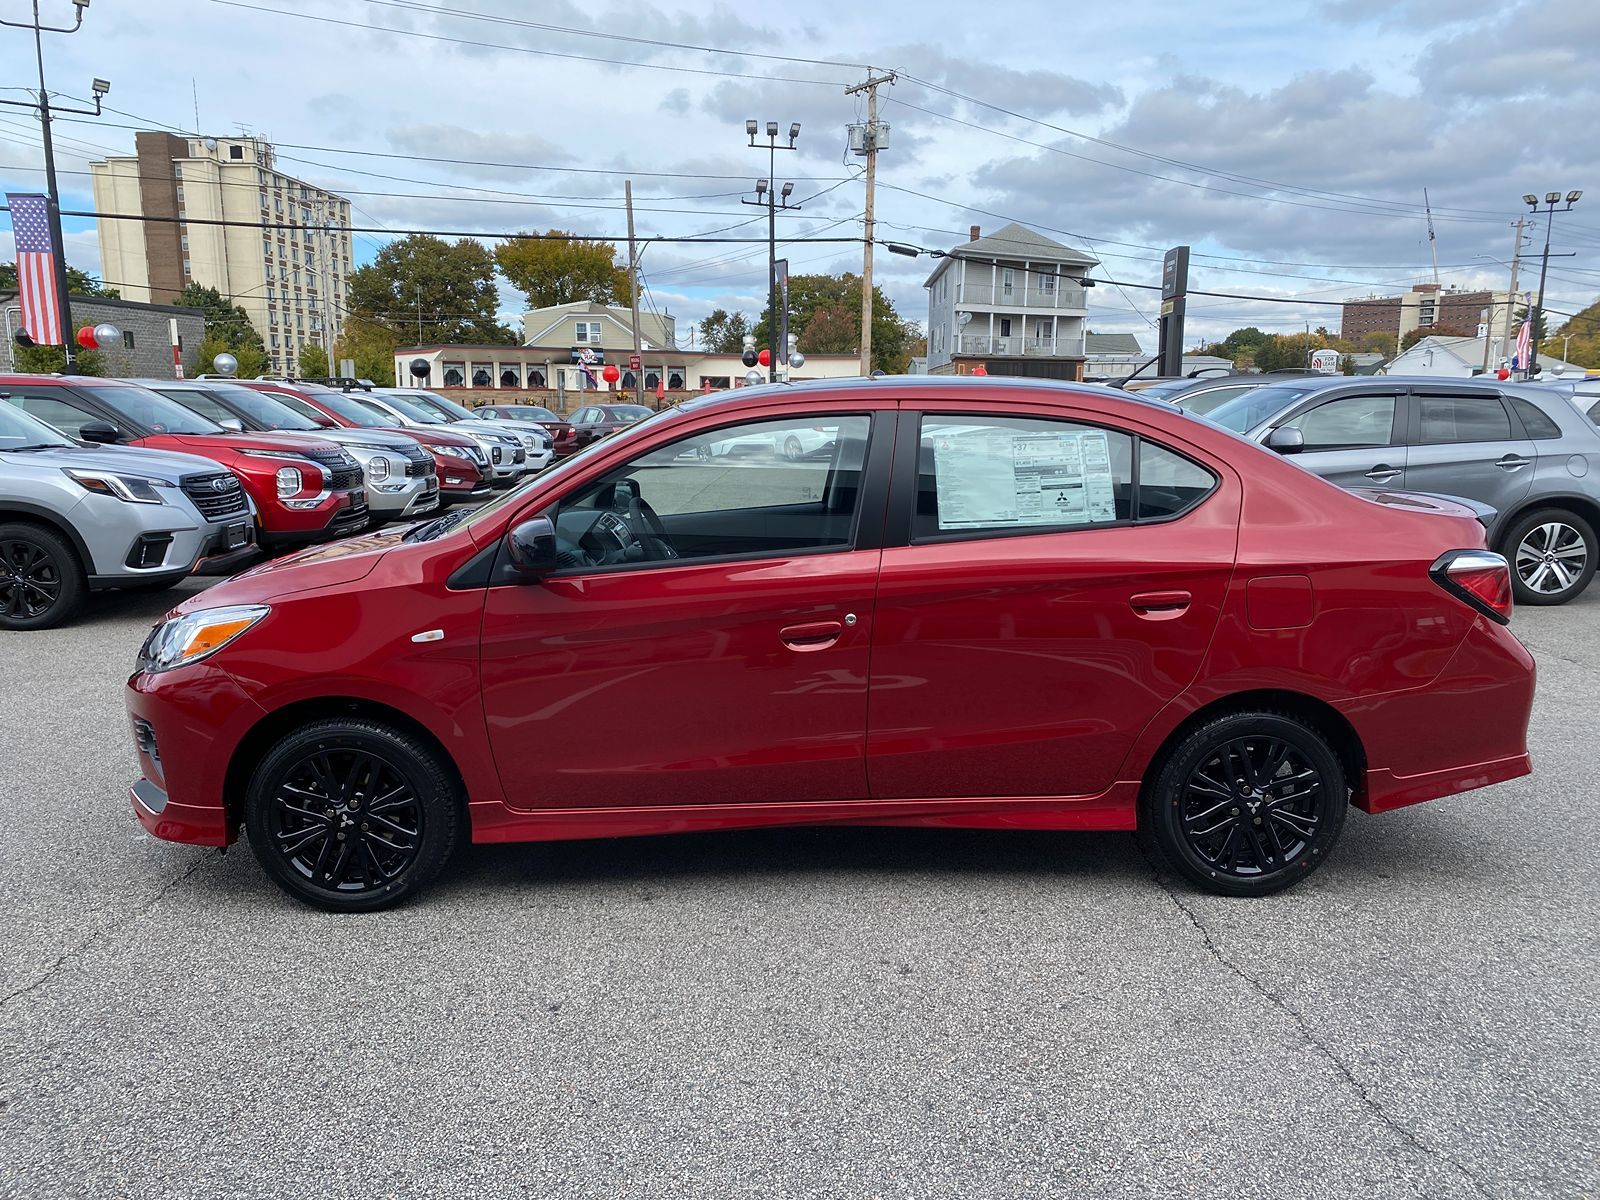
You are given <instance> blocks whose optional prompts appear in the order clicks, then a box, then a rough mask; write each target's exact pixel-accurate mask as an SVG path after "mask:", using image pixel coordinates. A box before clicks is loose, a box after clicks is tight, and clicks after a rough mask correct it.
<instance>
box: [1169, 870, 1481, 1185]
mask: <svg viewBox="0 0 1600 1200" xmlns="http://www.w3.org/2000/svg"><path fill="white" fill-rule="evenodd" d="M1139 852H1140V854H1141V855H1143V856H1144V859H1145V862H1146V863H1148V864H1149V866H1150V873H1151V875H1153V876H1154V877H1155V881H1156V886H1158V887H1159V888H1160V889H1161V890H1162V891H1163V892H1165V893H1166V894H1167V899H1169V900H1171V901H1172V903H1173V906H1174V907H1175V908H1177V910H1178V911H1179V912H1181V913H1182V914H1183V915H1184V916H1185V917H1187V918H1188V919H1189V924H1191V925H1193V926H1194V929H1195V932H1196V933H1198V934H1199V935H1200V939H1201V941H1202V942H1203V943H1204V945H1205V949H1206V953H1208V954H1209V955H1211V957H1212V958H1214V959H1216V961H1217V962H1218V964H1219V965H1221V966H1222V967H1223V968H1224V969H1225V970H1227V971H1229V972H1230V973H1231V974H1233V975H1236V976H1237V977H1238V978H1240V979H1241V980H1243V981H1244V983H1245V984H1246V985H1247V986H1248V987H1249V988H1250V990H1251V991H1253V992H1255V993H1256V995H1258V996H1260V997H1261V998H1262V999H1263V1000H1265V1001H1266V1002H1267V1003H1268V1004H1270V1005H1272V1007H1273V1008H1275V1009H1277V1010H1278V1011H1279V1012H1281V1013H1282V1014H1283V1015H1284V1016H1286V1017H1288V1018H1289V1019H1290V1020H1291V1021H1293V1022H1294V1024H1295V1027H1296V1028H1297V1029H1298V1030H1299V1031H1300V1037H1301V1040H1302V1041H1303V1042H1304V1043H1305V1044H1306V1046H1308V1047H1309V1048H1310V1049H1312V1050H1314V1051H1316V1053H1317V1054H1319V1055H1320V1056H1321V1057H1322V1058H1323V1059H1325V1060H1326V1061H1327V1062H1328V1064H1329V1065H1330V1066H1332V1067H1333V1069H1334V1070H1335V1071H1337V1072H1338V1073H1339V1076H1340V1077H1341V1078H1342V1079H1343V1080H1344V1081H1345V1083H1346V1084H1348V1085H1349V1088H1350V1090H1351V1091H1352V1092H1353V1093H1354V1094H1355V1096H1356V1099H1357V1100H1358V1101H1359V1102H1360V1104H1361V1107H1362V1108H1364V1109H1366V1110H1367V1111H1368V1112H1370V1113H1371V1114H1372V1115H1373V1116H1374V1117H1376V1118H1377V1119H1378V1120H1379V1121H1380V1122H1382V1123H1383V1125H1384V1126H1386V1127H1387V1128H1388V1129H1389V1130H1390V1131H1391V1132H1392V1133H1394V1134H1395V1135H1396V1136H1397V1137H1399V1138H1400V1139H1401V1140H1402V1141H1404V1142H1405V1143H1406V1144H1407V1145H1409V1146H1411V1147H1412V1148H1413V1149H1415V1150H1416V1151H1417V1152H1418V1153H1420V1154H1421V1155H1423V1157H1425V1158H1435V1159H1440V1160H1442V1161H1444V1162H1446V1163H1448V1164H1449V1165H1450V1166H1452V1167H1454V1168H1455V1169H1456V1170H1457V1171H1458V1172H1460V1173H1461V1175H1462V1177H1463V1178H1465V1179H1466V1181H1467V1182H1468V1183H1470V1184H1471V1185H1472V1188H1473V1190H1474V1191H1476V1192H1477V1193H1478V1194H1479V1195H1480V1196H1487V1197H1491V1198H1493V1197H1494V1196H1495V1193H1494V1192H1493V1191H1491V1190H1490V1188H1489V1186H1488V1185H1487V1184H1486V1183H1485V1182H1484V1181H1483V1180H1482V1179H1480V1178H1478V1176H1477V1175H1475V1174H1474V1173H1473V1172H1472V1171H1470V1170H1468V1169H1467V1167H1466V1166H1465V1165H1464V1164H1462V1163H1461V1162H1459V1161H1458V1160H1456V1159H1455V1158H1453V1157H1451V1156H1450V1155H1449V1154H1447V1153H1445V1152H1444V1151H1443V1150H1438V1149H1435V1148H1434V1147H1432V1146H1429V1145H1428V1144H1427V1143H1425V1142H1424V1141H1422V1140H1421V1139H1420V1138H1419V1137H1417V1135H1416V1134H1414V1133H1412V1132H1411V1130H1409V1129H1407V1128H1406V1127H1405V1126H1404V1125H1402V1124H1401V1123H1400V1122H1399V1121H1398V1120H1396V1119H1395V1118H1394V1117H1393V1116H1392V1115H1391V1114H1390V1113H1389V1111H1388V1110H1387V1109H1386V1108H1384V1106H1383V1105H1382V1104H1381V1103H1380V1102H1379V1101H1378V1099H1377V1098H1376V1097H1375V1096H1374V1095H1373V1094H1372V1092H1371V1090H1370V1089H1369V1088H1368V1087H1367V1086H1366V1085H1365V1084H1364V1083H1362V1082H1361V1081H1360V1080H1359V1079H1357V1078H1356V1076H1355V1074H1354V1072H1352V1071H1351V1070H1350V1068H1349V1066H1347V1065H1346V1063H1345V1061H1344V1060H1343V1059H1342V1058H1340V1057H1339V1056H1338V1055H1337V1054H1335V1053H1334V1052H1333V1049H1332V1048H1331V1047H1330V1046H1329V1045H1328V1044H1327V1043H1326V1042H1324V1041H1323V1040H1322V1039H1321V1038H1319V1037H1318V1036H1317V1035H1316V1033H1315V1032H1313V1030H1312V1028H1311V1024H1310V1022H1309V1021H1307V1020H1306V1018H1305V1017H1304V1016H1303V1015H1302V1014H1301V1013H1300V1011H1299V1010H1298V1009H1296V1008H1295V1007H1294V1006H1293V1005H1291V1004H1290V1003H1289V1002H1288V1001H1287V1000H1285V999H1284V998H1283V997H1281V996H1279V995H1278V994H1277V993H1275V992H1274V991H1272V990H1271V989H1270V988H1268V987H1267V986H1266V985H1265V984H1263V983H1262V982H1260V981H1259V980H1258V979H1256V978H1255V977H1254V976H1252V975H1251V974H1250V973H1249V972H1248V971H1246V970H1245V969H1244V968H1243V967H1241V966H1239V964H1238V963H1236V962H1234V961H1233V960H1232V959H1231V958H1229V957H1228V956H1227V955H1226V954H1224V953H1223V952H1222V950H1221V949H1220V948H1219V947H1218V946H1217V943H1216V942H1215V941H1214V940H1213V939H1212V937H1211V931H1210V930H1209V929H1207V928H1206V927H1205V924H1204V923H1203V922H1202V921H1201V920H1200V918H1199V917H1198V916H1197V915H1196V914H1195V911H1194V910H1193V909H1192V908H1190V907H1189V906H1188V905H1187V904H1185V903H1184V902H1183V899H1182V898H1181V897H1180V896H1179V895H1178V893H1177V892H1176V891H1175V890H1174V889H1173V888H1172V886H1171V885H1170V884H1168V882H1167V880H1166V879H1165V878H1164V877H1163V876H1162V873H1161V870H1160V868H1159V867H1157V866H1156V864H1155V863H1154V862H1152V861H1151V860H1150V857H1149V856H1148V855H1147V854H1145V851H1144V847H1142V846H1141V847H1140V848H1139Z"/></svg>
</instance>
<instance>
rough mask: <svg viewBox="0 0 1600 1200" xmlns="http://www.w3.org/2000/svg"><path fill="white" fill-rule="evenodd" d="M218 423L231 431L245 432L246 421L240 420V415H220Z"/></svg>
mask: <svg viewBox="0 0 1600 1200" xmlns="http://www.w3.org/2000/svg"><path fill="white" fill-rule="evenodd" d="M217 424H218V425H221V426H222V427H223V428H224V429H226V430H227V431H228V432H229V433H243V432H244V422H243V421H241V420H239V418H238V417H218V418H217Z"/></svg>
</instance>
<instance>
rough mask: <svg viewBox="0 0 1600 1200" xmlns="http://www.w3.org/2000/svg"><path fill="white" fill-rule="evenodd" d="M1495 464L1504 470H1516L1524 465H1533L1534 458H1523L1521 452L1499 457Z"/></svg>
mask: <svg viewBox="0 0 1600 1200" xmlns="http://www.w3.org/2000/svg"><path fill="white" fill-rule="evenodd" d="M1494 465H1495V466H1497V467H1499V468H1500V469H1501V470H1502V471H1516V470H1519V469H1521V468H1522V467H1529V466H1532V465H1533V460H1532V459H1531V458H1523V457H1522V456H1521V455H1519V454H1507V455H1506V456H1505V457H1504V458H1501V459H1498V460H1497V461H1496V462H1495V464H1494Z"/></svg>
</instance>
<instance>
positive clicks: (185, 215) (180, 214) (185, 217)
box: [178, 208, 189, 221]
mask: <svg viewBox="0 0 1600 1200" xmlns="http://www.w3.org/2000/svg"><path fill="white" fill-rule="evenodd" d="M188 219H189V214H188V213H186V212H185V211H184V210H183V209H181V208H180V209H179V210H178V220H180V221H187V220H188Z"/></svg>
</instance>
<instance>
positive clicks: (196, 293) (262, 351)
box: [178, 283, 267, 379]
mask: <svg viewBox="0 0 1600 1200" xmlns="http://www.w3.org/2000/svg"><path fill="white" fill-rule="evenodd" d="M178 303H179V304H181V305H183V306H184V307H186V308H198V309H199V310H200V311H201V313H203V314H204V316H205V321H206V336H205V340H204V341H202V342H201V343H200V348H199V350H198V351H197V352H196V354H195V358H196V360H197V361H196V363H195V364H194V365H195V366H196V367H198V369H199V370H200V371H210V370H212V369H213V368H212V365H211V364H212V360H213V359H215V358H216V356H217V355H219V354H221V353H223V352H224V351H226V352H227V353H229V354H231V355H233V356H234V357H235V358H237V359H238V360H239V376H240V378H243V379H249V378H251V377H252V376H255V375H259V374H261V373H262V372H263V371H265V370H266V368H267V348H266V343H265V342H263V341H262V340H261V335H260V334H259V333H257V332H256V327H255V326H254V325H252V324H251V323H250V316H249V314H248V313H246V312H245V311H244V309H242V308H240V307H239V306H238V305H237V304H235V303H234V302H233V299H232V298H231V297H228V296H224V295H223V294H222V293H221V292H219V291H217V289H216V288H213V287H205V286H203V285H202V284H198V283H190V284H188V285H186V286H185V287H184V289H183V291H182V292H180V293H179V294H178Z"/></svg>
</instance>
